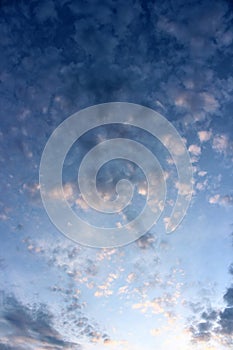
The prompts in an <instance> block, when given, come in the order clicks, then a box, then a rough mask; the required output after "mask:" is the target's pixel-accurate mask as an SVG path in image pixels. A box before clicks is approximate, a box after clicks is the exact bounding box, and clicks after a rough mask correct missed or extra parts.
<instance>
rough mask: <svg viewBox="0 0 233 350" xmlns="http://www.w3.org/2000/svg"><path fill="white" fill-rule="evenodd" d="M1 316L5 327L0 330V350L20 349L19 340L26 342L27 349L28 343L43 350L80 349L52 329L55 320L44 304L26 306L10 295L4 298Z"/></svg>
mask: <svg viewBox="0 0 233 350" xmlns="http://www.w3.org/2000/svg"><path fill="white" fill-rule="evenodd" d="M0 315H1V317H0V323H1V324H2V327H4V329H3V328H2V327H1V328H2V330H0V341H1V336H4V343H2V344H0V346H1V349H8V348H9V349H21V347H22V339H24V341H25V344H24V345H23V347H22V348H23V349H29V348H30V344H34V343H38V344H39V345H40V347H41V348H43V349H47V348H50V347H53V349H81V346H80V345H79V344H74V343H71V342H67V341H66V340H64V339H63V337H62V335H61V334H60V333H59V332H58V331H57V330H56V329H55V327H54V317H53V315H52V314H51V313H50V312H49V311H48V309H47V307H46V306H45V305H42V304H40V305H38V306H33V307H29V306H27V305H24V304H22V303H21V302H20V301H19V300H17V299H16V298H15V296H13V295H11V296H9V295H8V296H7V295H4V299H3V302H2V304H1V310H0ZM3 331H4V333H3V334H1V333H2V332H3ZM20 339H21V341H20ZM2 342H3V340H2Z"/></svg>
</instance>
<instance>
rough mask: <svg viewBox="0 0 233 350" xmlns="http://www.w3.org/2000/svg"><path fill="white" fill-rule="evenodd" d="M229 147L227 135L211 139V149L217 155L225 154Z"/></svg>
mask: <svg viewBox="0 0 233 350" xmlns="http://www.w3.org/2000/svg"><path fill="white" fill-rule="evenodd" d="M228 146H229V140H228V137H227V135H224V134H221V135H216V136H215V137H214V139H213V149H214V150H215V151H217V152H219V153H225V152H226V150H227V148H228Z"/></svg>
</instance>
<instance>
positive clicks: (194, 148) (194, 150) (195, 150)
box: [188, 145, 201, 156]
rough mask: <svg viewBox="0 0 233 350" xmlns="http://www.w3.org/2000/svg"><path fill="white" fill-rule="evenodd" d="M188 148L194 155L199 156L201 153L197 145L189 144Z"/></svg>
mask: <svg viewBox="0 0 233 350" xmlns="http://www.w3.org/2000/svg"><path fill="white" fill-rule="evenodd" d="M188 150H189V152H190V153H192V154H194V155H195V156H199V155H200V154H201V147H200V146H198V145H190V146H189V149H188Z"/></svg>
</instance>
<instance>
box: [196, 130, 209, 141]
mask: <svg viewBox="0 0 233 350" xmlns="http://www.w3.org/2000/svg"><path fill="white" fill-rule="evenodd" d="M211 136H212V132H211V131H206V130H201V131H198V137H199V140H200V141H201V142H207V141H209V140H210V138H211Z"/></svg>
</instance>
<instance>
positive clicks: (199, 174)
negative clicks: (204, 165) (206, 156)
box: [198, 170, 207, 177]
mask: <svg viewBox="0 0 233 350" xmlns="http://www.w3.org/2000/svg"><path fill="white" fill-rule="evenodd" d="M205 175H207V171H203V170H202V171H199V172H198V176H201V177H203V176H205Z"/></svg>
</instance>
